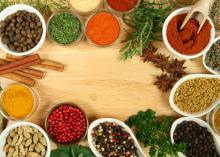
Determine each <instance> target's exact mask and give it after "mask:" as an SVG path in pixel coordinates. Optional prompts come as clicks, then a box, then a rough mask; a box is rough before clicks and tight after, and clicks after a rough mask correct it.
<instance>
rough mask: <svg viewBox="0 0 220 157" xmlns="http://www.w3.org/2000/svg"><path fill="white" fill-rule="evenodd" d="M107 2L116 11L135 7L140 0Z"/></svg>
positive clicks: (112, 0) (109, 0) (113, 0)
mask: <svg viewBox="0 0 220 157" xmlns="http://www.w3.org/2000/svg"><path fill="white" fill-rule="evenodd" d="M107 3H108V5H109V6H110V7H111V8H112V9H114V10H116V11H122V12H125V11H129V10H131V9H133V8H134V7H135V6H136V5H137V4H138V0H107Z"/></svg>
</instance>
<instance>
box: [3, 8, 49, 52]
mask: <svg viewBox="0 0 220 157" xmlns="http://www.w3.org/2000/svg"><path fill="white" fill-rule="evenodd" d="M0 21H1V22H0V27H1V35H0V48H1V49H2V50H3V51H5V52H6V53H9V54H11V55H14V56H24V55H29V54H32V53H34V52H36V51H37V50H39V49H40V48H41V47H42V45H43V44H44V41H45V39H46V23H45V20H44V18H43V16H42V15H41V13H40V12H39V11H38V10H36V9H35V8H33V7H31V6H29V5H25V4H15V5H12V6H9V7H7V8H6V9H4V10H3V11H2V12H1V13H0Z"/></svg>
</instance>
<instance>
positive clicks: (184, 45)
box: [167, 14, 212, 55]
mask: <svg viewBox="0 0 220 157" xmlns="http://www.w3.org/2000/svg"><path fill="white" fill-rule="evenodd" d="M185 17H186V14H180V15H177V16H175V17H174V18H173V19H172V20H171V21H170V22H169V24H168V27H167V38H168V41H169V43H170V44H171V46H172V47H173V48H174V49H175V50H176V51H178V52H179V53H182V54H187V55H192V54H197V53H199V52H201V51H202V50H203V49H204V48H205V47H206V46H207V45H208V43H209V40H210V37H211V35H210V34H211V33H210V32H211V28H212V26H211V24H210V23H209V22H208V20H207V21H206V22H205V24H204V26H203V27H202V29H201V30H200V32H199V33H197V32H198V29H199V22H198V21H197V20H195V19H190V20H189V22H188V23H187V24H186V25H185V27H184V28H183V29H181V30H179V29H180V26H181V25H182V23H183V21H184V19H185Z"/></svg>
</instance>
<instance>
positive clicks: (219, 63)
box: [205, 40, 220, 72]
mask: <svg viewBox="0 0 220 157" xmlns="http://www.w3.org/2000/svg"><path fill="white" fill-rule="evenodd" d="M205 63H206V65H207V66H208V67H209V68H211V69H212V70H214V71H217V72H220V40H219V41H217V42H216V43H214V44H213V45H212V47H211V48H210V50H209V51H208V52H207V54H206V58H205Z"/></svg>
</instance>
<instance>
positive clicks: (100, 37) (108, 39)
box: [86, 12, 121, 46]
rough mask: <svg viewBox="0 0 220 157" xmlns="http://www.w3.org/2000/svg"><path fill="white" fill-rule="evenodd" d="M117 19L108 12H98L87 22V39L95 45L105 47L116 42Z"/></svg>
mask: <svg viewBox="0 0 220 157" xmlns="http://www.w3.org/2000/svg"><path fill="white" fill-rule="evenodd" d="M120 31H121V30H120V25H119V22H118V20H117V18H116V17H115V16H114V15H112V14H110V13H108V12H99V13H97V14H95V15H94V16H92V18H91V19H90V20H89V21H88V24H87V28H86V34H87V37H88V38H89V39H90V40H91V41H92V42H93V43H95V44H96V45H100V46H107V45H110V44H112V43H113V42H114V41H116V40H117V39H118V37H119V35H120Z"/></svg>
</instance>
